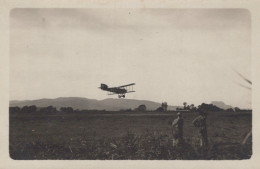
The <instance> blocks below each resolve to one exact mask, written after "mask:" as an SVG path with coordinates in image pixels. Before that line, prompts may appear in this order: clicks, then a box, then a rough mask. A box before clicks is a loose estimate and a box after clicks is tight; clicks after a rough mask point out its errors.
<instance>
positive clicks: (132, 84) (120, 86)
mask: <svg viewBox="0 0 260 169" xmlns="http://www.w3.org/2000/svg"><path fill="white" fill-rule="evenodd" d="M133 85H135V83H131V84H127V85H123V86H118V87H119V88H120V87H127V86H133Z"/></svg>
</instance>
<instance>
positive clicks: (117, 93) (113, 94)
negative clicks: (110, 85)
mask: <svg viewBox="0 0 260 169" xmlns="http://www.w3.org/2000/svg"><path fill="white" fill-rule="evenodd" d="M115 94H118V93H108V94H107V95H115Z"/></svg>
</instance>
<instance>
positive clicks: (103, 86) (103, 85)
mask: <svg viewBox="0 0 260 169" xmlns="http://www.w3.org/2000/svg"><path fill="white" fill-rule="evenodd" d="M99 88H100V89H102V90H106V89H107V88H108V86H107V85H106V84H103V83H101V85H100V87H99Z"/></svg>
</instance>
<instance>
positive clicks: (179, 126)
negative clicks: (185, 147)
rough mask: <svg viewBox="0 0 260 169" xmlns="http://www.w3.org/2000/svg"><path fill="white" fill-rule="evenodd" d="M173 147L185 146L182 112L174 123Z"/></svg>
mask: <svg viewBox="0 0 260 169" xmlns="http://www.w3.org/2000/svg"><path fill="white" fill-rule="evenodd" d="M172 132H173V146H179V145H182V144H183V118H182V115H181V113H180V112H178V113H177V118H176V119H174V120H173V122H172Z"/></svg>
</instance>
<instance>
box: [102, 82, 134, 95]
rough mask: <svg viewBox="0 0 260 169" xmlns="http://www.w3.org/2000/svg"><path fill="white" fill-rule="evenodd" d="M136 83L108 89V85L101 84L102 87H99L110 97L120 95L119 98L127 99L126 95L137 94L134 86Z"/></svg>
mask: <svg viewBox="0 0 260 169" xmlns="http://www.w3.org/2000/svg"><path fill="white" fill-rule="evenodd" d="M134 85H135V83H131V84H127V85H123V86H118V87H108V85H106V84H103V83H101V86H100V87H99V88H100V89H101V90H105V91H108V95H115V94H118V98H121V97H122V98H125V94H126V93H131V92H135V91H134V90H133V88H134V87H133V86H134Z"/></svg>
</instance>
